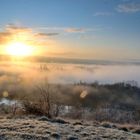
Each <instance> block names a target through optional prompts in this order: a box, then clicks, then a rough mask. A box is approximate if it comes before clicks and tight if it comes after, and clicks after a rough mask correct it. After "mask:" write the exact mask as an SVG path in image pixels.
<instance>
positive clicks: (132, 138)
mask: <svg viewBox="0 0 140 140" xmlns="http://www.w3.org/2000/svg"><path fill="white" fill-rule="evenodd" d="M28 139H29V140H55V139H56V140H76V139H79V140H94V139H96V140H139V139H140V135H139V134H136V133H133V132H132V131H127V130H125V129H124V128H122V130H120V129H119V128H118V127H115V125H114V126H111V125H107V124H104V125H103V124H99V123H97V122H92V121H91V122H86V121H76V120H75V121H74V120H73V121H70V120H67V121H63V120H60V121H58V120H57V121H49V120H47V118H46V117H32V118H31V117H30V118H29V117H23V118H9V119H8V118H3V117H1V119H0V140H28Z"/></svg>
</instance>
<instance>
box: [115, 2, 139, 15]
mask: <svg viewBox="0 0 140 140" xmlns="http://www.w3.org/2000/svg"><path fill="white" fill-rule="evenodd" d="M117 11H118V12H124V13H136V12H139V11H140V3H127V4H120V5H118V7H117Z"/></svg>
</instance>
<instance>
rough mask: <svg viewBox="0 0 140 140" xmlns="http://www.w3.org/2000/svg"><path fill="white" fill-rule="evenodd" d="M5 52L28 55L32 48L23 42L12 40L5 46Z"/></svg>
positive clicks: (14, 54) (30, 53)
mask: <svg viewBox="0 0 140 140" xmlns="http://www.w3.org/2000/svg"><path fill="white" fill-rule="evenodd" d="M6 52H7V54H9V55H13V56H28V55H32V53H33V50H32V47H31V46H29V45H27V44H25V43H22V42H13V43H10V44H9V45H8V46H7V49H6Z"/></svg>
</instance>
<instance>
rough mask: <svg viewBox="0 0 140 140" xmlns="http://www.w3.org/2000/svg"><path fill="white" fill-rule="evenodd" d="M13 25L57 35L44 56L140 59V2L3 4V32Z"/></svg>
mask: <svg viewBox="0 0 140 140" xmlns="http://www.w3.org/2000/svg"><path fill="white" fill-rule="evenodd" d="M11 23H12V24H14V25H16V26H19V25H20V27H21V26H23V27H27V28H31V29H32V30H34V31H36V32H42V33H48V32H49V33H56V32H57V33H58V35H57V36H54V37H52V36H51V40H54V42H56V43H55V44H54V46H53V45H52V46H51V48H52V49H49V50H48V54H45V53H44V55H56V56H64V57H66V56H67V57H83V58H94V59H96V58H97V59H140V56H139V51H140V1H139V0H1V1H0V28H1V30H0V31H1V32H3V30H5V29H4V28H5V26H6V25H8V24H11ZM46 40H47V39H46ZM57 44H59V45H57Z"/></svg>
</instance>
